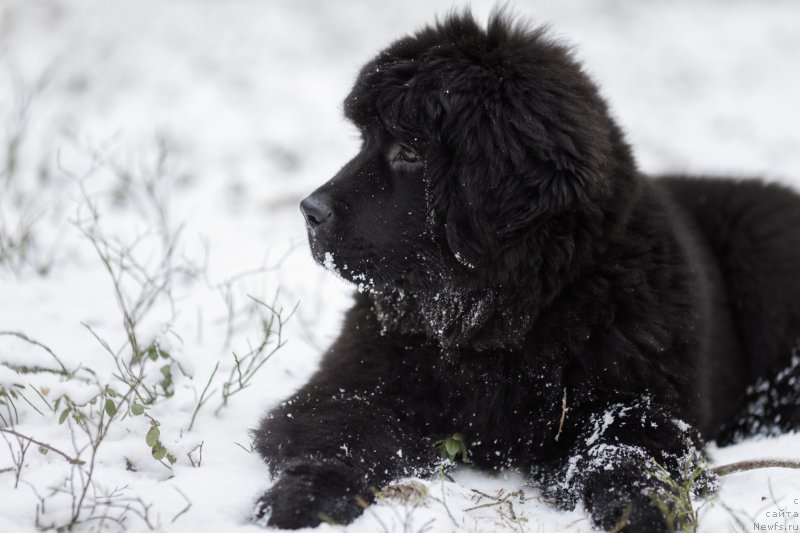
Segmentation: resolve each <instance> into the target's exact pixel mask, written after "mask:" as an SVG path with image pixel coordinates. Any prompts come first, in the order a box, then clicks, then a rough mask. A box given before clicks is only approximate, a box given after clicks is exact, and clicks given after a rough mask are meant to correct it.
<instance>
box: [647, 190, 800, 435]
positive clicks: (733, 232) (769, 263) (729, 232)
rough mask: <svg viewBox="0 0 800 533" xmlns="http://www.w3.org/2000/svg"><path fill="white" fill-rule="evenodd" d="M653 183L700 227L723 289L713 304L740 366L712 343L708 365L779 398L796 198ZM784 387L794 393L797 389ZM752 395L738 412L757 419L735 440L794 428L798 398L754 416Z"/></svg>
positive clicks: (792, 289)
mask: <svg viewBox="0 0 800 533" xmlns="http://www.w3.org/2000/svg"><path fill="white" fill-rule="evenodd" d="M658 184H660V185H661V186H662V187H663V188H664V189H665V190H666V191H668V193H669V194H670V196H671V197H672V198H673V200H674V201H675V203H677V204H678V205H679V206H680V208H681V209H683V210H684V211H685V212H686V213H687V214H688V217H689V221H690V224H692V225H694V226H695V227H696V228H697V229H698V230H699V233H700V235H701V239H702V242H701V243H700V245H701V246H703V247H705V248H706V249H707V250H709V251H710V254H708V255H709V256H710V257H711V258H712V259H711V260H712V261H714V263H715V264H714V265H711V268H712V269H713V270H714V271H716V272H718V275H719V277H720V278H721V283H722V284H723V285H724V291H723V293H724V294H725V300H724V301H722V302H719V304H720V305H724V306H727V309H721V308H718V309H716V310H714V312H724V313H728V312H730V319H731V324H730V326H731V327H730V331H729V334H730V335H732V336H735V340H736V344H737V346H738V347H739V348H740V350H739V352H740V354H739V355H740V356H741V357H742V358H743V359H744V365H743V366H742V365H740V364H739V362H738V361H736V358H737V354H735V353H730V352H729V350H727V349H725V350H719V349H717V348H715V347H714V346H711V347H710V352H711V366H712V368H714V367H716V368H718V369H719V371H720V372H721V373H724V372H725V371H726V370H727V369H730V368H737V369H738V375H737V376H734V377H732V378H730V379H729V382H735V385H734V386H740V384H741V383H744V384H745V386H746V385H755V384H756V383H757V382H758V381H759V380H760V381H761V382H762V383H765V384H766V385H765V386H762V387H761V388H762V389H765V388H766V389H768V390H766V391H764V390H762V391H761V392H760V393H761V394H763V393H765V392H766V393H767V394H771V395H780V394H781V390H780V388H781V383H777V382H776V377H777V376H779V375H780V373H781V372H782V371H784V374H785V369H787V368H789V367H790V365H792V354H793V353H794V351H795V349H796V348H797V344H798V341H799V340H800V195H798V194H797V193H795V192H793V191H792V190H790V189H788V188H786V187H783V186H779V185H776V184H767V183H764V182H761V181H756V180H733V179H712V178H684V177H664V178H661V179H659V180H658ZM715 318H716V317H715ZM725 344H730V343H729V342H728V343H725ZM791 371H792V372H793V373H795V374H800V372H798V369H796V368H794V369H792V370H791ZM784 377H785V376H784ZM717 378H720V379H721V378H722V375H720V376H717ZM711 379H715V376H714V375H712V376H711ZM769 389H771V391H770V390H769ZM786 389H787V390H786V394H790V395H791V394H792V393H793V394H794V395H795V396H796V395H797V391H796V390H793V389H796V387H794V388H791V387H788V386H787V387H786ZM743 392H744V391H742V393H743ZM758 394H759V392H758V391H753V392H752V393H751V394H750V395H749V396H748V397H747V398H746V399H744V401H743V405H742V406H741V408H743V409H744V410H745V412H746V413H749V415H750V416H751V417H752V416H755V415H757V416H758V418H759V419H760V420H759V423H756V421H754V420H743V421H740V422H737V423H734V425H735V426H736V430H735V432H737V433H738V435H737V436H743V435H744V434H746V433H750V432H751V430H752V431H757V430H761V429H763V428H762V427H761V423H770V424H776V425H778V426H784V425H786V427H787V428H791V427H797V426H798V425H800V405H798V403H797V398H794V397H787V398H781V399H779V401H778V402H777V407H775V409H772V410H769V412H762V413H753V412H751V411H752V410H753V403H754V402H757V401H758V398H757V397H756V396H757V395H758ZM772 405H776V403H775V402H772ZM718 407H723V408H724V406H718ZM776 417H778V419H777V420H776V419H775V418H776ZM745 426H747V427H750V426H752V427H751V430H748V429H747V427H745ZM731 427H732V426H731ZM732 438H734V435H732V430H731V429H728V430H727V431H725V432H723V436H722V439H723V440H730V439H732Z"/></svg>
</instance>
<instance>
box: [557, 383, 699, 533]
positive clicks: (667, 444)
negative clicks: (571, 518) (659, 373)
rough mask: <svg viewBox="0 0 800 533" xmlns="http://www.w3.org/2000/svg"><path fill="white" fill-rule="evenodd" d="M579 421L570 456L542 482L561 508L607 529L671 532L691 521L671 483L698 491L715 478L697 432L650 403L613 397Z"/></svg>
mask: <svg viewBox="0 0 800 533" xmlns="http://www.w3.org/2000/svg"><path fill="white" fill-rule="evenodd" d="M617 400H618V401H617ZM593 403H594V402H593ZM595 405H597V404H595ZM579 418H580V421H578V420H575V424H576V427H580V428H581V430H580V432H579V433H576V436H575V437H574V440H573V442H572V445H571V447H570V451H569V454H568V456H567V457H566V458H565V459H564V461H563V462H561V463H560V466H559V467H558V468H556V469H554V470H551V471H550V472H549V474H548V475H552V477H550V478H549V479H547V476H548V475H546V476H544V477H545V478H546V479H545V480H544V481H545V485H546V488H547V490H549V491H552V493H553V494H554V495H555V497H556V498H557V499H558V500H559V501H560V503H562V504H564V505H565V506H567V507H569V506H571V504H574V503H576V502H577V501H582V502H583V505H584V507H585V508H586V509H587V511H588V512H589V513H590V514H591V516H592V520H593V522H594V523H595V525H597V526H599V527H601V528H603V529H605V530H610V529H614V530H617V531H619V530H623V531H626V532H643V533H645V532H646V533H657V532H662V531H664V532H666V531H669V530H674V529H675V528H680V527H681V524H680V523H675V522H680V521H681V520H686V519H690V517H686V516H682V514H683V512H684V511H685V509H681V508H679V506H681V505H682V504H683V503H688V502H687V501H686V500H685V499H682V498H681V497H682V496H685V495H682V494H678V493H676V491H675V490H674V488H673V487H671V486H670V484H669V482H668V481H667V479H668V478H671V479H672V480H673V481H675V482H677V483H678V484H679V485H681V486H683V485H684V482H685V481H686V479H687V476H690V477H691V479H692V480H693V481H694V482H695V484H697V485H698V486H700V485H702V486H709V483H711V481H712V480H711V475H710V474H705V473H701V470H702V469H701V468H700V467H701V465H702V462H703V452H702V443H701V441H700V437H699V435H698V433H697V431H695V430H694V429H693V428H691V427H690V426H689V425H688V424H686V423H684V422H683V421H681V420H679V419H677V418H675V417H674V416H672V414H671V412H670V411H669V410H668V409H665V408H663V407H662V406H660V405H658V403H657V402H656V401H655V400H653V401H651V398H650V397H649V396H642V397H639V398H635V399H630V398H615V399H613V400H609V401H607V402H604V403H603V404H601V405H600V408H599V409H597V410H592V411H591V412H588V411H587V413H586V415H585V416H583V417H580V416H579ZM668 521H669V522H672V524H671V525H668ZM622 527H624V529H620V528H622Z"/></svg>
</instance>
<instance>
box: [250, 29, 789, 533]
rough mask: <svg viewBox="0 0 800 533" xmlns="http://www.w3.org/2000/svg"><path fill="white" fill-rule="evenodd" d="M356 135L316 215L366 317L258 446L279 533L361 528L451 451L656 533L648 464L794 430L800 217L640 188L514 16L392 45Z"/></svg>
mask: <svg viewBox="0 0 800 533" xmlns="http://www.w3.org/2000/svg"><path fill="white" fill-rule="evenodd" d="M345 112H346V114H347V116H348V118H350V119H351V120H352V121H353V122H354V123H355V124H356V125H357V126H358V127H359V128H360V129H361V131H362V132H363V135H364V143H363V146H362V149H361V151H360V152H359V154H358V155H356V157H355V158H354V159H353V160H352V161H350V162H349V163H348V164H347V165H346V166H345V167H344V168H343V169H342V170H341V171H340V172H339V174H337V175H336V176H335V177H334V178H333V179H332V180H330V181H329V182H328V183H326V184H324V185H323V186H322V187H320V189H318V190H317V191H316V192H315V193H314V194H313V195H311V196H310V197H309V198H307V199H306V200H305V201H304V202H303V206H302V209H303V211H304V213H305V215H306V218H307V222H308V226H309V238H310V242H311V248H312V251H313V253H314V256H315V257H316V258H317V260H318V261H320V262H324V263H325V264H326V265H327V266H331V264H335V266H336V270H337V271H338V273H339V274H340V275H341V276H343V277H345V278H346V279H348V280H351V281H353V282H354V283H356V284H358V286H359V288H360V293H359V294H357V295H356V301H355V305H354V306H353V308H352V309H351V310H350V311H349V313H348V314H347V317H346V319H345V323H344V326H343V330H342V333H341V335H340V337H339V339H338V340H337V341H336V342H335V343H334V344H333V346H331V348H330V349H329V350H328V351H327V353H326V354H325V356H324V358H323V361H322V364H321V368H320V369H319V370H318V371H317V373H316V374H315V375H314V376H313V377H312V378H311V380H310V381H309V382H308V383H307V384H306V385H305V386H304V387H303V388H302V389H300V391H299V392H297V394H295V395H294V396H293V397H292V398H291V399H289V400H287V401H285V402H284V403H282V404H281V405H280V406H278V407H277V408H275V409H274V410H273V411H271V412H270V413H269V414H268V415H267V416H266V417H265V418H264V420H263V422H262V424H261V426H260V428H259V429H258V430H257V431H256V432H255V437H256V446H257V449H258V451H259V452H260V453H261V455H262V456H263V457H264V458H265V460H266V462H267V464H268V466H269V468H270V471H271V473H272V475H273V476H274V478H275V479H276V482H275V485H274V486H273V487H272V488H271V489H270V490H269V491H268V492H267V493H266V494H265V495H264V496H263V497H262V498H261V500H260V505H259V513H261V514H264V513H266V514H267V515H268V516H269V518H268V520H269V523H270V524H272V525H275V526H280V527H286V528H297V527H301V526H309V525H315V524H317V523H319V522H320V519H321V518H320V517H321V516H328V517H330V518H332V519H333V520H335V521H337V522H348V521H350V520H352V519H353V518H355V517H356V516H357V515H358V514H360V512H361V508H360V507H359V505H358V503H357V500H358V498H357V497H361V498H363V499H364V500H368V501H369V500H371V499H372V491H371V490H370V487H379V486H381V485H383V484H385V483H387V482H390V481H392V480H394V479H397V478H399V477H402V476H407V475H412V474H415V475H419V474H424V473H425V472H429V471H431V470H432V469H434V468H435V466H436V465H437V462H438V461H439V457H438V453H437V450H436V449H435V446H434V444H433V443H434V441H436V440H438V439H442V438H445V437H446V436H448V435H451V434H453V433H456V432H459V433H462V434H463V436H464V438H465V440H466V441H467V443H468V445H469V459H470V460H471V461H472V462H473V463H474V464H475V465H477V466H479V467H485V468H500V467H506V466H510V467H515V468H518V469H520V470H522V471H523V472H526V473H528V474H529V475H530V477H531V480H532V481H533V482H536V483H538V484H539V485H540V486H541V487H542V489H543V491H544V493H545V494H547V495H549V496H550V497H552V499H553V500H554V501H555V502H556V503H557V504H558V505H561V506H564V507H570V506H573V505H574V504H575V503H576V502H578V501H582V502H583V504H584V505H585V506H586V508H587V509H588V511H589V512H590V513H591V515H592V518H593V520H594V521H595V523H596V524H597V525H599V526H600V527H603V528H610V527H612V526H614V525H615V524H617V523H618V522H619V521H620V519H621V518H623V516H627V517H628V518H627V520H628V526H627V527H628V530H629V531H647V532H654V531H661V530H664V529H665V527H666V526H665V524H664V521H663V519H662V516H661V515H660V513H659V511H658V510H657V509H656V508H655V507H654V506H653V505H652V504H651V498H650V494H649V493H650V492H652V491H658V490H660V489H661V488H662V487H661V486H660V484H659V482H658V481H657V480H655V479H654V478H653V477H652V476H650V475H648V472H649V471H652V470H653V468H654V467H653V461H657V462H658V463H659V464H661V465H664V466H665V467H666V468H667V469H669V470H670V471H671V472H672V473H673V474H674V475H675V476H680V475H681V473H682V472H685V468H684V466H685V464H686V462H687V461H688V462H690V463H692V462H695V461H698V460H700V459H701V457H702V439H716V438H720V439H723V440H725V441H731V440H733V439H736V438H739V437H741V436H743V435H746V434H748V433H750V432H752V431H761V430H765V429H766V430H790V429H794V428H797V427H798V426H800V408H798V397H800V391H798V388H799V387H800V385H798V383H800V379H797V376H798V375H800V371H799V370H798V364H797V359H796V358H795V360H794V361H792V353H793V348H794V345H795V343H796V341H797V338H798V336H800V276H798V275H797V273H798V272H800V199H798V197H797V196H796V195H795V194H793V193H792V192H790V191H789V190H786V189H784V188H781V187H778V186H774V185H766V184H762V183H759V182H756V181H743V182H736V181H732V180H711V179H685V178H679V177H676V178H662V179H651V178H647V177H645V176H643V175H642V174H640V173H639V171H638V170H637V168H636V164H635V161H634V158H633V156H632V154H631V150H630V148H629V147H628V145H627V144H626V143H625V140H624V138H623V134H622V132H621V130H620V128H619V127H618V126H617V125H616V124H615V123H614V121H613V120H612V119H611V117H610V115H609V112H608V109H607V107H606V104H605V102H604V101H603V99H602V98H601V97H600V96H599V94H598V90H597V88H596V86H595V85H594V83H593V82H592V81H591V80H590V79H589V78H588V77H587V76H586V74H584V73H583V72H582V70H581V68H580V66H579V65H578V64H577V63H576V62H575V60H574V59H573V57H572V56H571V54H570V52H569V51H568V49H566V48H565V47H563V46H562V45H560V44H558V43H557V42H554V41H553V40H552V39H551V38H549V37H548V36H547V35H546V34H545V33H544V32H542V31H540V30H529V29H527V28H525V27H524V26H521V25H518V24H515V23H513V22H512V21H509V20H508V18H507V17H504V16H502V15H499V16H495V17H493V18H492V19H491V20H490V22H489V25H488V28H487V29H483V28H481V27H479V26H478V25H477V24H476V22H475V21H474V20H473V18H472V17H471V16H470V15H468V14H464V15H453V16H450V17H448V18H446V19H445V20H444V21H443V22H441V23H438V24H436V25H434V26H431V27H427V28H425V29H423V30H421V31H419V32H418V33H416V34H415V35H413V36H410V37H406V38H404V39H401V40H399V41H397V42H395V43H394V44H392V45H391V46H390V47H388V48H387V49H386V50H384V51H383V52H381V53H380V54H378V56H377V57H376V58H375V59H374V60H373V61H371V62H370V63H368V64H367V65H366V66H365V67H364V69H363V70H362V71H361V73H360V75H359V77H358V80H357V82H356V84H355V87H354V89H353V91H352V93H351V94H350V95H349V96H348V97H347V99H346V101H345ZM779 372H780V373H781V374H780V376H781V377H779V378H773V376H776V375H778V373H779ZM757 383H758V384H759V385H758V386H757V387H751V390H750V393H749V394H750V396H749V400H750V404H749V405H746V404H745V403H743V400H742V399H743V398H744V397H745V392H746V390H747V389H748V386H753V385H755V384H757ZM565 398H566V405H567V409H566V418H565V419H564V421H563V425H562V424H561V419H562V402H563V401H564V400H565ZM756 407H758V408H756ZM626 509H628V510H629V511H630V512H629V513H626V512H625V511H626Z"/></svg>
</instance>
